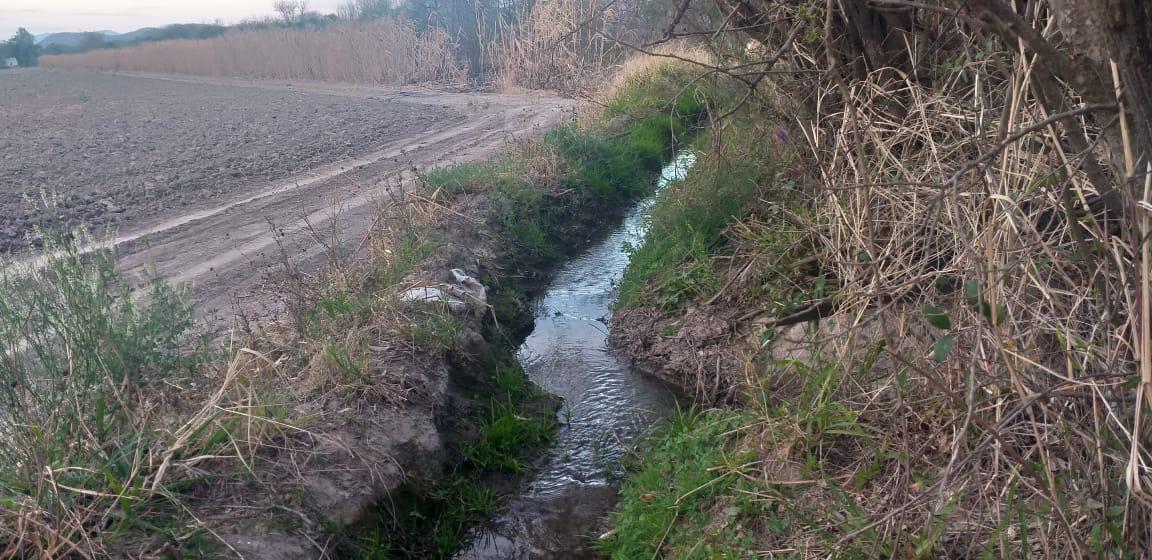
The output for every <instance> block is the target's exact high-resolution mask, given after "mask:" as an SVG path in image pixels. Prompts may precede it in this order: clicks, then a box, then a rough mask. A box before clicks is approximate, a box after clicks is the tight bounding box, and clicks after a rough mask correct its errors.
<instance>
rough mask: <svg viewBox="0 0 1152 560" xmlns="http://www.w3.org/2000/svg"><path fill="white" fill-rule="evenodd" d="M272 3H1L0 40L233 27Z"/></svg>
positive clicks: (330, 4) (323, 7)
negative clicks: (22, 35) (182, 26)
mask: <svg viewBox="0 0 1152 560" xmlns="http://www.w3.org/2000/svg"><path fill="white" fill-rule="evenodd" d="M272 1H273V0H0V40H2V39H6V38H8V37H11V36H12V35H14V34H15V33H16V30H17V29H18V28H20V27H24V28H27V29H28V31H30V32H32V33H33V34H36V35H39V34H41V33H55V32H58V31H102V30H110V31H117V32H120V33H124V32H127V31H132V30H135V29H139V28H141V27H155V26H160V25H166V24H169V23H211V22H213V21H216V20H221V21H223V22H224V23H235V22H237V21H240V20H242V19H244V18H247V17H252V16H266V15H271V14H272ZM339 3H340V0H309V2H308V7H309V8H310V9H312V10H316V11H318V12H324V13H330V12H335V11H336V6H337V5H338V4H339Z"/></svg>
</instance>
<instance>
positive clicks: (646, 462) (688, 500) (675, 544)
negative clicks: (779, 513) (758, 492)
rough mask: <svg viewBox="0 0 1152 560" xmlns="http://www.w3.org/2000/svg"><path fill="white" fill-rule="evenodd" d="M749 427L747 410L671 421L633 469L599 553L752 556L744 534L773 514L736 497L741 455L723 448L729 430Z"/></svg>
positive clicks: (694, 413) (690, 414)
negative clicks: (609, 533)
mask: <svg viewBox="0 0 1152 560" xmlns="http://www.w3.org/2000/svg"><path fill="white" fill-rule="evenodd" d="M749 422H750V418H749V415H748V414H746V413H740V412H733V411H723V410H708V411H700V410H688V411H682V412H680V413H679V414H678V415H677V416H675V417H674V418H673V419H672V420H671V421H670V422H669V424H668V425H666V426H664V427H663V428H662V429H661V430H660V431H659V432H658V433H657V434H655V435H654V436H653V437H652V439H651V440H650V443H651V447H650V448H649V449H648V450H646V451H645V452H644V454H643V455H642V458H641V459H640V460H639V461H638V462H637V464H636V465H633V466H632V470H633V472H632V473H631V475H630V476H629V477H628V479H627V480H626V482H625V483H624V485H623V487H622V488H621V501H620V504H619V506H618V509H617V512H616V513H615V514H614V515H613V517H612V522H613V526H612V529H613V530H612V533H611V536H610V537H608V538H606V539H603V540H600V541H598V543H597V544H598V545H599V547H600V549H601V550H602V551H603V552H605V553H606V554H608V555H609V556H610V557H611V558H613V559H620V560H625V559H632V558H684V559H691V558H700V559H704V558H747V557H750V556H752V551H754V550H755V548H754V545H755V541H754V539H753V538H752V537H753V533H751V532H750V531H749V530H748V529H750V528H751V527H755V526H759V525H760V524H762V523H771V521H772V518H771V517H770V515H771V513H772V512H771V511H770V510H769V509H766V508H767V506H765V504H763V503H762V502H760V501H758V500H755V499H753V498H752V497H750V495H747V494H742V493H741V492H740V490H742V489H744V488H745V487H746V486H747V482H746V481H745V480H744V479H743V478H742V477H740V476H738V475H737V472H738V468H739V465H741V464H742V463H744V462H745V461H746V460H747V459H748V454H747V453H742V452H738V451H736V450H735V449H734V447H733V446H731V445H730V444H728V443H726V442H727V441H728V440H729V439H731V438H730V437H728V436H727V434H728V433H729V432H730V431H731V430H733V429H736V428H738V427H740V426H743V425H745V424H747V423H749ZM717 517H719V518H720V519H722V521H723V523H722V524H716V523H715V521H716V519H717Z"/></svg>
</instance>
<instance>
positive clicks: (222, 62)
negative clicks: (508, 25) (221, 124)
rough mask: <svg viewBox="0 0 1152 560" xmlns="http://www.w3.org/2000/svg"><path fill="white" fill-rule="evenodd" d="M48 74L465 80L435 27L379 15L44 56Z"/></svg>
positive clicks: (391, 82)
mask: <svg viewBox="0 0 1152 560" xmlns="http://www.w3.org/2000/svg"><path fill="white" fill-rule="evenodd" d="M40 63H41V65H43V66H46V67H49V68H67V69H85V70H105V71H107V70H111V71H122V72H157V73H166V74H186V75H194V76H217V77H232V78H253V79H271V80H314V81H324V82H347V83H361V84H389V85H399V84H414V83H430V82H438V83H456V82H459V81H461V80H462V79H464V77H465V76H466V75H467V72H466V69H465V68H464V66H463V65H462V64H461V63H459V62H458V61H457V59H456V56H455V43H454V42H453V40H452V39H451V38H450V37H449V35H448V33H447V32H445V31H443V30H441V29H437V28H431V29H428V30H427V31H425V32H423V33H420V34H417V33H416V30H415V28H414V26H413V24H412V22H411V21H408V20H405V19H400V18H393V17H384V18H380V19H377V20H374V21H371V22H364V23H359V22H346V23H335V24H331V25H328V26H326V27H324V28H323V29H266V30H256V31H232V32H229V33H227V34H225V35H223V36H221V37H216V38H212V39H204V40H180V41H163V42H157V43H148V44H144V45H140V46H136V47H128V48H122V49H103V50H96V51H89V52H86V53H82V54H72V55H58V56H45V57H42V58H41V59H40Z"/></svg>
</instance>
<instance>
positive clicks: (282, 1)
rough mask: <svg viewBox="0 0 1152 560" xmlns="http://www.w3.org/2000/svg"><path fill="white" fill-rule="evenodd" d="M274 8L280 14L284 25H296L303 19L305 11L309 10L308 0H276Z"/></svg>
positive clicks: (273, 4)
mask: <svg viewBox="0 0 1152 560" xmlns="http://www.w3.org/2000/svg"><path fill="white" fill-rule="evenodd" d="M272 9H273V10H276V13H278V14H280V17H281V18H282V19H283V20H284V25H289V26H290V25H295V24H297V23H299V22H300V21H302V20H303V18H304V13H305V12H307V11H308V2H307V0H276V1H275V2H273V3H272Z"/></svg>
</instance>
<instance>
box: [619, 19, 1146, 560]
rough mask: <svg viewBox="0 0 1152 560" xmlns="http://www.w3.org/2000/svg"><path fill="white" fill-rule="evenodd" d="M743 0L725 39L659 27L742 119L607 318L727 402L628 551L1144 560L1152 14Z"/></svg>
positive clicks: (641, 502) (668, 370)
mask: <svg viewBox="0 0 1152 560" xmlns="http://www.w3.org/2000/svg"><path fill="white" fill-rule="evenodd" d="M720 4H721V9H722V10H723V11H724V12H725V13H726V14H727V17H726V18H725V19H724V20H722V23H720V24H718V25H717V26H715V27H714V28H712V29H711V30H710V33H708V34H706V36H707V37H709V39H708V40H705V41H699V40H698V38H699V37H700V36H701V33H700V32H699V30H696V29H691V28H685V27H684V26H682V25H680V24H678V22H677V19H676V18H675V17H673V18H672V19H671V20H669V21H670V23H671V25H670V26H668V27H666V29H667V33H666V34H665V37H664V39H666V40H668V41H672V40H676V39H680V40H684V39H693V40H696V41H697V44H699V45H701V46H702V47H704V48H708V49H711V50H713V51H714V52H716V53H717V55H718V56H717V57H716V58H715V60H718V61H721V62H718V63H713V64H706V65H699V66H698V73H699V75H702V76H703V75H709V76H720V77H723V81H724V82H726V83H727V84H728V85H727V87H730V88H732V91H733V93H732V94H731V95H732V97H731V99H732V102H731V104H730V105H729V106H728V108H727V109H726V110H723V111H721V113H722V115H721V116H720V117H719V118H717V120H716V122H715V124H714V127H713V129H712V133H711V137H710V138H709V140H708V141H707V142H704V143H701V145H700V146H699V149H700V150H701V151H702V155H701V157H700V158H699V159H698V164H697V166H696V168H695V169H694V170H693V171H692V172H691V173H690V174H689V177H688V179H687V180H686V181H685V182H682V183H680V184H678V185H675V186H673V187H672V188H670V189H669V190H668V191H667V192H666V193H665V194H664V195H663V196H662V198H661V200H660V202H659V203H658V204H657V206H656V207H655V209H654V211H653V224H652V230H651V233H650V234H649V237H648V239H647V240H646V241H645V243H644V245H643V246H641V247H640V248H639V249H638V250H637V251H636V253H635V254H634V256H633V262H632V264H631V266H630V269H629V271H628V273H627V274H626V277H625V280H624V283H623V285H622V295H621V297H622V300H621V309H620V311H619V312H618V313H617V315H616V318H615V320H614V338H615V340H616V341H617V342H618V343H620V344H621V345H622V346H623V347H624V348H625V349H626V350H628V351H630V352H631V353H633V354H634V355H636V356H637V357H638V360H639V363H640V364H641V365H643V366H645V367H646V369H647V370H648V371H650V372H652V373H655V374H657V375H660V376H662V377H664V378H666V379H669V380H672V381H674V382H677V383H679V384H680V385H681V386H683V387H685V389H686V390H688V391H690V392H691V393H693V394H695V395H696V396H697V398H698V399H699V401H700V402H703V403H711V405H712V406H713V407H714V408H707V407H705V409H698V410H696V411H693V412H689V413H686V414H684V416H683V417H682V418H680V419H678V420H677V421H676V422H674V423H673V425H672V426H670V427H669V428H668V429H667V430H666V432H665V434H664V435H663V437H662V438H659V439H657V440H656V442H655V443H654V446H653V448H652V450H651V451H649V452H648V454H647V456H646V457H645V458H643V459H641V460H640V461H639V462H638V464H637V466H636V469H637V470H636V472H635V474H634V476H633V478H632V479H631V480H630V481H629V482H628V483H627V484H626V485H625V489H624V495H625V499H624V502H623V504H622V506H621V509H620V511H619V513H618V514H617V516H616V518H615V519H616V521H615V529H614V530H613V531H612V532H610V533H609V534H608V536H607V537H606V538H605V539H604V541H603V542H602V544H603V546H604V547H605V549H606V550H607V551H608V552H610V553H611V554H612V556H613V557H616V558H637V557H645V558H648V557H665V558H712V557H750V556H753V555H755V556H770V557H795V558H817V557H818V558H828V557H833V558H877V557H886V558H888V557H890V558H945V557H946V558H976V557H980V558H1019V557H1040V558H1086V557H1094V558H1139V557H1145V556H1147V555H1148V553H1149V550H1152V533H1150V532H1149V527H1152V523H1150V521H1152V519H1150V517H1152V494H1149V487H1150V486H1149V485H1150V484H1152V471H1150V467H1149V462H1150V460H1152V455H1150V452H1149V449H1148V446H1149V442H1152V437H1150V432H1149V416H1148V415H1149V398H1150V397H1152V392H1150V391H1152V356H1150V355H1149V352H1152V350H1150V348H1152V342H1150V341H1152V338H1150V331H1152V327H1150V324H1152V323H1150V322H1149V321H1150V316H1152V312H1150V311H1149V309H1150V306H1149V301H1150V300H1149V294H1150V293H1152V262H1150V254H1152V247H1150V245H1149V234H1150V231H1149V224H1150V215H1149V209H1150V208H1152V207H1150V206H1149V199H1148V197H1149V196H1150V195H1149V192H1150V191H1152V188H1150V185H1152V174H1150V170H1152V121H1150V116H1152V98H1150V97H1149V93H1148V92H1149V91H1150V90H1149V89H1148V87H1147V84H1148V83H1149V79H1150V78H1152V74H1149V68H1152V66H1150V65H1149V62H1152V59H1150V58H1149V53H1148V51H1147V49H1146V47H1145V46H1144V45H1146V41H1145V40H1144V39H1142V38H1144V37H1146V36H1147V30H1148V29H1150V28H1152V13H1150V12H1149V11H1148V7H1147V6H1146V5H1145V4H1143V3H1140V2H1115V3H1103V2H1093V1H1090V0H1077V1H1072V0H1069V1H1065V2H1044V1H1040V2H1024V3H1021V2H1009V1H1003V0H967V1H956V2H948V1H945V2H940V3H927V4H921V3H913V2H897V1H891V2H888V1H875V2H830V3H824V2H808V1H796V2H759V1H752V2H728V3H724V2H721V3H720ZM1106 4H1107V5H1106ZM688 5H691V2H688V3H686V4H684V5H681V9H683V7H684V6H688ZM658 42H659V41H658ZM645 50H648V49H645ZM652 54H653V55H654V56H657V57H659V56H668V55H666V54H665V55H661V53H658V52H652Z"/></svg>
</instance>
